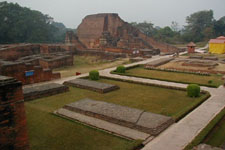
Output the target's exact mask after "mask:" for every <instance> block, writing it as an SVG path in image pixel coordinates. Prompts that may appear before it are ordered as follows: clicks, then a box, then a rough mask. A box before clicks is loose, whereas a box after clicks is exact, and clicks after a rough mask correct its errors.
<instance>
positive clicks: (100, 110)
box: [63, 99, 174, 135]
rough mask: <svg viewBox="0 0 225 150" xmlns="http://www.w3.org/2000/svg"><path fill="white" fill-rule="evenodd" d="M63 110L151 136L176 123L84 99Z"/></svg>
mask: <svg viewBox="0 0 225 150" xmlns="http://www.w3.org/2000/svg"><path fill="white" fill-rule="evenodd" d="M63 108H64V109H67V110H70V111H74V112H77V113H80V114H84V115H87V116H91V117H94V118H98V119H101V120H105V121H108V122H111V123H115V124H118V125H121V126H125V127H128V128H131V129H136V130H139V131H142V132H145V133H149V134H151V135H158V134H159V133H161V132H162V131H163V130H165V129H166V128H167V127H169V126H170V125H171V124H173V123H174V120H173V119H172V118H171V117H167V116H163V115H159V114H154V113H150V112H145V111H144V110H139V109H135V108H130V107H126V106H120V105H116V104H111V103H107V102H102V101H94V100H90V99H83V100H80V101H78V102H75V103H71V104H68V105H65V106H64V107H63Z"/></svg>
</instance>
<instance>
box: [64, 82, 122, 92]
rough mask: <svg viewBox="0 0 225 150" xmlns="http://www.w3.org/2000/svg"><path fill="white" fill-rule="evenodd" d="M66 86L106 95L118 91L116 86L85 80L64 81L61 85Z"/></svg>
mask: <svg viewBox="0 0 225 150" xmlns="http://www.w3.org/2000/svg"><path fill="white" fill-rule="evenodd" d="M63 84H64V85H67V86H73V87H77V88H82V89H87V90H91V91H95V92H99V93H108V92H111V91H114V90H117V89H119V87H118V86H117V85H112V84H107V83H101V82H96V81H90V80H86V79H75V80H70V81H66V82H64V83H63Z"/></svg>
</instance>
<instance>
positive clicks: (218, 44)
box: [209, 36, 225, 54]
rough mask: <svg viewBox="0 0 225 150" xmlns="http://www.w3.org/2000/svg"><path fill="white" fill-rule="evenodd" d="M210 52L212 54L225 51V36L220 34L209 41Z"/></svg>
mask: <svg viewBox="0 0 225 150" xmlns="http://www.w3.org/2000/svg"><path fill="white" fill-rule="evenodd" d="M209 52H210V53H212V54H224V53H225V37H224V36H220V37H218V38H216V39H211V40H210V41H209Z"/></svg>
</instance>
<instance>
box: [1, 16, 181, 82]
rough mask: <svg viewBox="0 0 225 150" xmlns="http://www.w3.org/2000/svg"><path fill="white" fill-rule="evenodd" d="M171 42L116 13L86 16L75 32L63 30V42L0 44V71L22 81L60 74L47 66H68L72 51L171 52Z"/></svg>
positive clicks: (110, 54) (113, 54) (112, 54)
mask: <svg viewBox="0 0 225 150" xmlns="http://www.w3.org/2000/svg"><path fill="white" fill-rule="evenodd" d="M177 51H178V49H177V48H176V47H174V46H171V45H168V44H164V43H159V42H157V41H155V40H154V39H153V38H151V37H148V36H146V35H145V34H143V33H142V32H140V31H139V30H138V29H136V28H135V27H133V26H131V25H130V24H129V23H127V22H125V21H123V20H122V19H121V18H120V17H119V16H118V14H96V15H89V16H86V17H85V18H84V19H83V21H82V23H81V24H80V25H79V27H78V29H77V35H76V34H75V33H73V32H72V31H69V32H67V34H66V38H65V44H13V45H2V46H0V75H4V76H10V77H14V78H16V79H17V80H19V81H22V83H23V84H32V83H38V82H44V81H49V80H53V79H58V78H60V74H59V73H53V72H52V70H51V69H54V68H59V67H64V66H72V65H73V58H74V54H75V55H76V54H77V55H97V56H101V58H104V59H115V58H118V57H127V55H129V56H133V57H136V56H142V57H151V56H152V55H157V54H160V52H164V53H174V52H177Z"/></svg>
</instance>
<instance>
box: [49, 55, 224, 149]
mask: <svg viewBox="0 0 225 150" xmlns="http://www.w3.org/2000/svg"><path fill="white" fill-rule="evenodd" d="M165 57H170V56H154V57H153V58H151V59H147V60H144V61H141V62H137V63H133V64H128V65H125V66H126V67H130V66H135V65H138V64H146V63H148V62H151V61H154V60H157V59H160V58H165ZM115 69H116V67H114V68H109V69H104V70H101V71H100V75H101V76H106V77H110V78H117V79H125V80H131V81H138V82H143V83H151V84H160V85H167V86H175V87H182V88H186V87H187V84H181V83H173V82H166V81H159V80H151V79H143V78H136V77H128V76H120V75H115V74H110V72H111V71H112V70H115ZM84 76H88V73H86V74H83V75H81V76H74V77H69V78H63V79H60V80H55V81H51V82H54V83H60V84H62V83H63V82H65V81H68V80H72V79H76V78H80V77H84ZM201 89H203V90H206V91H209V92H210V94H211V97H210V98H209V99H208V100H206V101H205V102H204V103H203V104H201V105H200V106H199V107H198V108H196V109H195V110H194V111H192V112H191V113H189V114H188V115H187V116H186V117H184V118H183V119H182V120H180V121H179V122H177V123H175V124H173V125H172V126H170V127H169V128H168V129H166V130H165V131H164V132H163V133H161V134H160V135H158V136H157V137H156V138H154V139H153V140H152V141H151V142H150V143H148V144H147V145H146V146H145V147H144V148H143V149H142V150H182V149H183V148H184V147H185V146H186V145H188V144H189V143H190V142H191V141H192V140H193V139H194V138H195V137H196V136H197V135H198V134H199V133H200V132H201V131H202V130H203V129H204V128H205V127H206V126H207V124H208V123H209V122H210V121H211V120H212V119H213V118H214V117H215V116H216V115H217V114H218V113H219V112H220V111H221V110H222V109H223V108H224V106H225V88H224V87H223V86H221V87H219V88H217V89H216V88H208V87H201Z"/></svg>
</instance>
